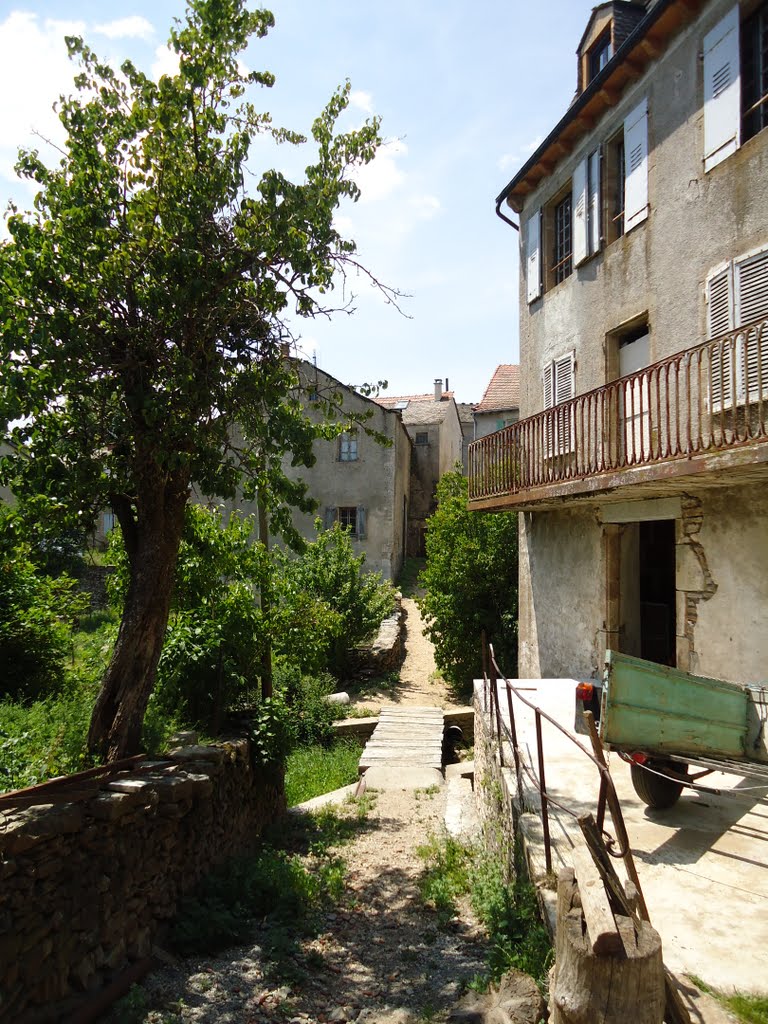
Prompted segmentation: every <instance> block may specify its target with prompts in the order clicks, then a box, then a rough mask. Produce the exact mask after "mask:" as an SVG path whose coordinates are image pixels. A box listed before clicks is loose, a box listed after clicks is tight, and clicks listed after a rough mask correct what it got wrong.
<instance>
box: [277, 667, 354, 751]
mask: <svg viewBox="0 0 768 1024" xmlns="http://www.w3.org/2000/svg"><path fill="white" fill-rule="evenodd" d="M273 684H274V688H275V691H276V692H278V693H280V694H281V695H282V697H283V699H284V701H285V703H286V705H287V706H288V708H289V709H290V711H289V715H290V724H291V735H292V740H293V744H294V745H298V746H302V745H312V744H315V745H322V746H328V744H329V743H330V742H331V740H332V739H333V728H332V725H333V722H334V720H335V719H336V717H337V712H338V705H334V704H330V703H329V702H328V699H327V698H328V695H329V694H330V693H333V692H334V690H335V689H336V680H335V679H334V677H333V676H332V675H331V674H330V673H328V672H319V673H316V674H314V675H309V674H307V675H305V674H302V673H301V671H300V670H299V669H298V668H297V666H296V665H295V664H291V663H288V662H283V663H278V664H277V665H276V666H275V671H274V675H273Z"/></svg>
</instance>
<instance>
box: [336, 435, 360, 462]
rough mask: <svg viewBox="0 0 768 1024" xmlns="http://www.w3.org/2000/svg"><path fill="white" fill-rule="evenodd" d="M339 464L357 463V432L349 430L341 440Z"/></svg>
mask: <svg viewBox="0 0 768 1024" xmlns="http://www.w3.org/2000/svg"><path fill="white" fill-rule="evenodd" d="M339 462H357V431H356V430H348V431H346V432H345V433H344V434H342V435H341V437H340V438H339Z"/></svg>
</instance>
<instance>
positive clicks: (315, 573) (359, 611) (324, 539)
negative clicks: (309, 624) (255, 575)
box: [275, 520, 394, 675]
mask: <svg viewBox="0 0 768 1024" xmlns="http://www.w3.org/2000/svg"><path fill="white" fill-rule="evenodd" d="M316 526H317V539H316V540H315V541H314V542H313V543H312V544H308V545H307V547H306V549H305V551H304V552H303V554H302V556H301V558H292V557H291V556H290V555H287V554H281V553H280V552H276V553H275V554H276V557H277V559H278V566H279V570H278V572H279V577H280V580H281V582H280V588H281V590H282V592H283V603H284V604H285V605H287V606H288V609H289V610H291V609H295V610H296V611H299V612H301V611H302V609H303V608H304V606H305V604H306V602H307V599H308V598H310V599H313V600H314V601H320V602H322V603H323V605H324V606H325V607H326V608H328V609H330V612H331V615H330V616H329V617H327V619H326V620H325V622H326V625H325V628H324V630H323V631H321V630H318V633H317V639H318V640H319V641H320V642H321V643H323V644H324V646H323V647H322V648H321V650H320V651H318V652H317V658H316V660H315V661H314V664H312V663H310V664H308V665H307V664H305V665H304V666H303V667H305V668H306V669H308V670H316V669H317V668H318V667H320V666H321V665H322V663H323V662H324V663H325V665H326V666H327V667H328V668H329V669H330V670H331V672H333V673H335V674H336V675H342V674H343V673H344V671H345V670H346V668H347V666H348V661H349V652H350V651H351V649H352V648H353V647H354V646H355V645H356V644H359V643H362V642H363V641H365V640H369V639H370V638H371V637H372V636H373V635H374V634H375V632H376V630H377V629H378V628H379V626H380V625H381V623H382V621H383V620H384V619H385V618H386V616H387V615H389V614H390V612H391V611H392V606H393V600H394V596H393V591H392V587H391V586H390V585H389V584H388V583H384V582H383V581H382V579H381V576H380V574H379V573H365V572H363V571H362V568H363V565H364V563H365V555H364V554H363V555H361V556H360V557H356V556H355V554H354V551H353V550H352V542H351V540H350V538H349V531H348V530H344V529H342V528H341V527H340V526H339V524H338V523H335V524H334V527H333V529H332V530H326V531H323V530H322V529H321V525H320V522H319V520H318V521H317V523H316ZM317 614H318V615H319V616H322V615H323V612H322V608H321V609H319V610H318V611H317ZM292 618H293V620H294V621H295V619H296V616H295V615H293V616H292ZM321 625H322V619H321ZM323 634H324V635H323ZM293 650H294V651H295V653H296V655H298V657H299V658H300V657H301V654H300V652H299V651H296V649H295V647H294V648H293ZM284 653H285V654H286V656H287V658H288V659H289V660H291V659H292V657H293V656H292V652H291V648H286V649H285V651H284ZM300 664H301V662H300Z"/></svg>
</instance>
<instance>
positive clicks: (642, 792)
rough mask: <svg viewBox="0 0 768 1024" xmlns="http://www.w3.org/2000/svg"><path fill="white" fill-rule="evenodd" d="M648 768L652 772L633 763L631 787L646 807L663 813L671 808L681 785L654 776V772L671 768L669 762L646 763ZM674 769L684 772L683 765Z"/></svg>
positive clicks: (681, 789) (676, 799)
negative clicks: (651, 769)
mask: <svg viewBox="0 0 768 1024" xmlns="http://www.w3.org/2000/svg"><path fill="white" fill-rule="evenodd" d="M647 764H648V767H649V768H653V769H654V771H651V772H649V771H647V770H646V769H645V768H644V767H643V766H642V765H640V764H635V763H633V764H632V765H631V769H630V770H631V773H632V785H633V786H634V787H635V792H636V793H637V795H638V796H639V797H640V799H641V800H642V801H643V803H644V804H646V805H647V806H648V807H651V808H653V809H654V810H657V811H663V810H665V809H666V808H668V807H673V806H674V805H675V804H676V803H677V801H678V799H679V797H680V794H681V793H682V791H683V784H682V783H681V782H675V781H674V779H669V778H665V777H663V776H661V775H656V774H655V772H656V771H666V770H667V769H671V768H672V764H671V762H669V761H648V762H647ZM675 769H677V771H680V770H681V769H682V770H683V771H684V770H685V768H684V766H683V765H675Z"/></svg>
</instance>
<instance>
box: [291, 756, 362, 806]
mask: <svg viewBox="0 0 768 1024" xmlns="http://www.w3.org/2000/svg"><path fill="white" fill-rule="evenodd" d="M362 750H363V747H362V744H361V743H358V742H356V741H355V740H352V739H343V740H337V742H336V743H334V744H333V745H332V746H330V747H323V746H319V745H312V746H308V747H298V748H297V749H296V750H294V751H293V752H292V753H290V754H289V755H288V759H287V761H286V764H285V796H286V801H287V803H288V806H289V807H293V806H294V804H300V803H303V802H304V801H305V800H311V799H312V797H314V796H321V795H322V794H323V793H331V792H332V791H333V790H334V789H341V787H342V786H348V785H350V783H352V782H355V781H357V778H358V772H357V764H358V761H359V760H360V754H361V753H362Z"/></svg>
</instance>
